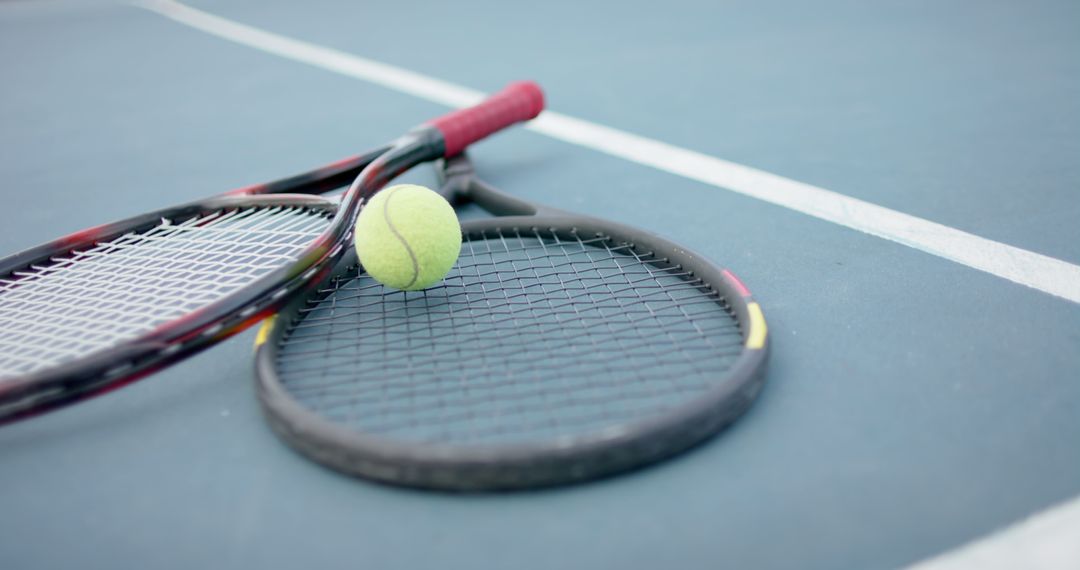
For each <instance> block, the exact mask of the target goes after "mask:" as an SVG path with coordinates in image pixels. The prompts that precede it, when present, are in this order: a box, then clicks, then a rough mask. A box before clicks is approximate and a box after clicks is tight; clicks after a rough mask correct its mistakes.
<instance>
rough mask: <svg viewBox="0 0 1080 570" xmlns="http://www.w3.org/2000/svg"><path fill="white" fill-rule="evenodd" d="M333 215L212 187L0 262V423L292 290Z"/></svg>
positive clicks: (207, 338)
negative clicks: (207, 195) (215, 193)
mask: <svg viewBox="0 0 1080 570" xmlns="http://www.w3.org/2000/svg"><path fill="white" fill-rule="evenodd" d="M335 213H336V205H335V204H334V203H333V202H330V201H327V200H324V199H322V198H319V197H316V196H310V195H300V194H277V195H258V194H253V193H251V192H246V193H243V194H239V193H238V194H234V195H223V196H220V197H217V198H212V199H208V200H202V201H197V202H192V203H188V204H184V205H180V206H176V207H171V208H166V209H162V210H158V211H155V212H150V213H147V214H142V215H139V216H135V217H132V218H128V219H126V220H121V221H118V222H114V223H110V224H106V225H102V226H98V227H95V228H90V229H87V230H83V231H81V232H77V233H75V234H72V235H69V236H66V237H64V238H61V239H58V240H54V241H52V242H49V243H46V244H43V245H40V246H37V247H34V248H31V249H29V250H26V251H24V252H21V253H19V254H16V255H13V256H10V257H7V258H5V259H3V260H0V346H2V347H3V350H2V351H0V423H5V422H10V421H15V420H18V419H22V418H24V417H28V416H31V415H34V414H37V413H41V412H43V411H47V410H50V409H53V408H55V407H59V406H63V405H65V404H68V403H72V402H75V401H78V400H81V399H84V398H87V397H90V396H93V395H96V394H98V393H101V392H103V391H107V390H109V389H113V388H116V387H119V386H122V385H124V384H126V383H128V382H131V381H134V380H137V379H138V378H141V377H142V376H144V375H146V374H149V373H150V372H153V371H154V370H157V369H160V368H161V367H163V366H166V365H168V364H169V363H171V362H173V361H175V360H177V359H179V358H181V357H182V356H185V355H188V354H190V353H192V352H194V351H197V350H199V349H200V348H202V347H204V346H207V345H209V344H212V343H214V342H216V341H218V340H220V339H222V338H225V337H228V336H230V335H231V334H233V333H235V332H237V331H239V330H242V329H243V328H245V327H246V326H249V325H250V324H252V323H254V322H257V321H258V320H259V319H261V318H262V317H263V316H265V315H266V314H269V313H271V312H272V311H273V310H274V309H276V308H277V307H279V306H280V305H281V303H283V302H284V300H285V298H286V297H287V296H288V294H290V293H291V292H293V291H295V290H297V289H299V288H301V287H302V285H303V283H304V282H303V276H304V271H300V270H299V269H300V267H311V266H314V264H315V262H316V261H317V260H318V253H319V252H323V253H331V252H332V250H333V247H332V246H330V245H329V242H328V241H326V240H325V239H323V240H321V241H320V239H319V238H320V236H323V235H324V234H325V233H326V231H327V230H328V229H329V228H330V227H331V225H332V223H333V220H334V216H335ZM324 250H325V251H324ZM311 277H313V276H312V275H308V278H311Z"/></svg>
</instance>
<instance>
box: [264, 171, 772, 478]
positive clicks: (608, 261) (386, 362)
mask: <svg viewBox="0 0 1080 570" xmlns="http://www.w3.org/2000/svg"><path fill="white" fill-rule="evenodd" d="M455 170H456V171H457V173H456V174H455V176H457V178H456V179H455V180H454V181H452V182H450V183H448V184H446V185H444V186H443V191H444V192H447V193H449V192H451V191H452V192H456V193H457V194H458V195H459V197H464V198H466V199H468V200H473V201H476V202H477V203H479V204H480V205H481V206H482V207H484V208H485V209H487V210H489V211H494V212H498V213H503V214H510V215H509V216H505V217H495V218H486V219H481V220H472V221H468V222H465V223H463V224H462V233H463V237H464V241H463V244H464V245H463V248H462V255H461V258H460V259H459V262H458V265H457V267H455V269H454V270H453V271H452V272H451V274H450V275H449V276H448V278H447V279H446V280H445V281H444V282H443V284H441V285H438V286H435V287H433V288H430V289H428V290H426V291H420V292H409V293H406V292H400V291H391V290H388V289H386V288H383V287H382V286H380V285H378V284H376V283H374V282H373V281H372V280H371V279H370V278H369V277H367V276H366V275H364V274H363V273H362V268H360V267H359V266H358V265H357V264H356V260H355V257H352V256H351V255H350V256H347V257H346V259H345V260H344V261H343V262H342V263H341V264H340V265H339V266H338V267H337V269H336V270H335V272H334V274H333V275H331V276H329V277H328V278H327V279H326V280H325V281H324V282H323V283H321V284H320V285H319V286H318V287H317V288H315V289H314V290H313V291H314V295H313V296H311V297H308V298H302V299H296V300H294V301H293V302H291V303H290V304H289V305H288V306H287V307H286V308H285V309H284V310H283V311H281V312H280V313H279V314H278V315H276V316H275V317H274V318H273V319H272V321H268V322H267V324H264V328H263V330H262V331H261V332H260V335H259V342H258V348H257V354H256V377H257V391H258V395H259V399H260V402H261V403H262V406H263V409H264V411H265V414H266V416H267V418H268V421H269V423H270V425H271V427H272V428H273V429H274V431H275V432H276V433H277V434H278V435H279V436H280V437H281V438H282V439H283V440H284V441H286V442H287V443H288V444H289V445H291V446H292V447H293V448H295V449H296V450H298V451H299V452H301V453H302V454H304V455H306V456H308V457H310V458H312V459H314V460H316V461H318V462H320V463H322V464H325V465H327V466H329V467H332V468H334V469H336V470H339V471H342V472H345V473H348V474H352V475H358V476H362V477H366V478H370V479H374V480H377V481H382V482H387V483H393V484H400V485H407V486H416V487H424V488H433V489H444V490H459V491H460V490H500V489H517V488H531V487H542V486H549V485H557V484H565V483H571V482H576V481H583V480H588V479H594V478H597V477H603V476H606V475H610V474H613V473H617V472H620V471H625V470H628V469H632V468H635V467H639V466H642V465H646V464H649V463H653V462H656V461H658V460H660V459H663V458H665V457H668V456H670V455H673V454H676V453H678V452H680V451H683V450H685V449H687V448H689V447H692V446H693V445H695V444H697V443H699V442H701V441H703V440H704V439H706V438H708V437H709V436H711V435H713V434H715V433H717V432H718V431H720V430H721V429H722V428H724V427H725V426H726V425H728V424H730V423H731V422H732V421H734V420H735V419H736V418H738V417H739V416H740V415H741V414H742V413H743V412H744V411H745V410H746V409H748V408H749V407H750V405H751V404H752V402H753V401H754V399H755V398H756V396H757V394H758V392H759V391H760V389H761V386H762V382H763V379H764V369H765V363H766V360H767V354H768V339H767V330H766V327H765V322H764V318H763V316H762V314H761V310H760V307H759V306H758V305H757V303H756V302H754V300H753V298H752V297H751V295H750V293H749V291H747V290H746V288H745V286H743V285H742V283H741V282H739V280H738V279H737V278H736V277H735V276H734V275H733V274H732V273H730V272H729V271H726V270H724V269H721V268H719V267H717V266H716V265H715V264H713V263H711V262H710V261H708V260H707V259H706V258H704V257H702V256H700V255H697V254H695V253H693V252H691V251H689V250H687V249H685V248H683V247H681V246H679V245H678V244H675V243H673V242H671V241H669V240H667V239H664V238H661V237H659V236H656V235H653V234H650V233H647V232H643V231H640V230H637V229H635V228H631V227H627V226H623V225H620V224H615V223H611V222H606V221H603V220H598V219H595V218H590V217H585V216H577V215H573V214H568V213H564V212H560V211H558V210H553V209H549V208H543V207H538V206H535V205H532V204H529V203H527V202H524V201H522V200H519V199H516V198H513V197H511V196H508V195H506V194H504V193H502V192H499V191H498V190H496V189H494V188H492V187H491V186H489V185H487V184H484V183H483V182H480V181H478V180H476V179H475V177H473V176H471V173H470V171H469V166H468V163H467V160H466V159H464V158H456V159H454V160H452V161H451V162H450V164H449V165H448V167H447V171H451V172H452V171H455ZM448 187H449V190H448Z"/></svg>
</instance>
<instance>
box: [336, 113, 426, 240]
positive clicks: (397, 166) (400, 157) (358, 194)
mask: <svg viewBox="0 0 1080 570" xmlns="http://www.w3.org/2000/svg"><path fill="white" fill-rule="evenodd" d="M445 148H446V146H445V142H444V140H443V136H442V133H440V132H439V131H438V130H437V129H435V128H433V127H430V126H427V125H424V126H420V127H417V128H415V129H413V130H412V131H410V132H409V133H408V134H406V135H405V136H403V137H401V138H400V139H398V140H397V141H396V142H395V143H394V144H393V145H392V146H391V147H390V149H389V150H387V151H386V152H385V153H383V154H382V155H381V156H379V157H378V158H376V159H375V160H373V161H372V162H371V164H369V165H368V166H367V167H366V168H364V170H363V171H362V172H361V173H360V175H359V176H357V177H356V180H354V181H353V183H352V185H351V186H350V187H349V190H348V191H347V192H346V193H345V196H344V198H343V199H342V203H341V211H342V212H344V213H345V215H347V216H349V217H350V221H349V223H350V225H351V224H352V223H354V222H355V220H356V216H357V215H358V214H359V213H360V206H361V205H362V204H363V203H365V202H367V200H369V199H370V198H371V197H372V196H374V195H375V193H376V192H378V191H379V190H382V188H383V187H384V186H386V185H387V184H388V183H389V182H390V181H391V180H393V179H394V178H397V177H398V176H400V175H401V174H403V173H404V172H405V171H407V170H409V169H410V168H412V167H414V166H416V165H417V164H420V163H422V162H427V161H430V160H434V159H436V158H439V157H441V156H442V155H443V152H444V151H445Z"/></svg>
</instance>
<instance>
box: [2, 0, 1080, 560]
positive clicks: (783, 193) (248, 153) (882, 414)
mask: <svg viewBox="0 0 1080 570" xmlns="http://www.w3.org/2000/svg"><path fill="white" fill-rule="evenodd" d="M0 76H2V78H3V87H2V88H0V127H2V128H0V176H2V177H3V179H4V181H5V191H4V198H5V204H6V206H5V207H4V208H0V227H2V228H3V231H2V232H0V252H3V253H5V254H6V253H8V252H15V251H18V250H21V249H23V248H27V247H30V246H33V245H35V244H38V243H41V242H44V241H46V240H49V239H52V238H54V237H57V236H60V235H63V234H66V233H68V232H72V231H75V230H78V229H80V228H84V227H88V226H92V225H96V224H99V223H102V222H105V221H110V220H114V219H121V218H124V217H128V216H131V215H135V214H138V213H141V212H144V211H148V210H153V209H157V208H160V207H164V206H167V205H170V204H174V203H180V202H184V201H188V200H193V199H196V198H200V197H204V196H208V195H212V194H215V193H217V192H220V191H222V190H225V189H228V188H233V187H239V186H243V185H247V184H251V183H255V182H261V181H264V180H271V179H274V178H278V177H281V176H284V175H288V174H291V173H293V172H298V171H303V170H306V169H308V168H310V167H313V166H316V165H319V164H322V163H325V162H328V161H331V160H334V159H336V158H340V157H344V156H348V155H350V154H353V153H356V152H359V151H361V150H364V149H367V148H369V147H372V146H374V145H377V144H380V143H382V142H383V141H385V140H389V139H392V138H393V137H395V136H396V135H397V134H399V133H400V132H402V131H403V130H404V129H407V128H408V127H410V126H412V125H414V124H416V123H418V122H420V121H423V120H425V119H427V118H429V117H432V116H436V115H439V114H441V113H444V112H446V111H447V110H449V109H450V108H451V107H455V106H463V105H467V104H470V103H472V102H474V101H475V99H476V98H478V97H480V96H481V95H482V94H483V93H490V92H493V91H496V90H498V89H499V88H501V87H502V86H503V85H505V84H506V83H507V82H509V81H512V80H517V79H534V80H536V81H537V82H539V83H540V84H541V85H542V86H543V87H544V88H545V91H546V93H547V98H548V108H549V111H547V112H545V114H544V115H542V116H541V117H540V118H539V119H538V120H537V121H534V122H533V124H532V125H530V126H529V127H527V128H515V129H512V130H511V131H509V132H506V133H501V134H499V135H497V136H495V137H493V138H492V139H491V140H488V141H485V142H483V143H480V144H479V145H477V146H476V147H475V149H474V150H473V151H472V156H473V158H474V160H475V162H476V164H477V168H478V170H479V171H480V172H481V174H483V175H484V176H485V177H486V178H488V179H490V180H491V181H492V182H494V183H496V184H497V185H499V186H501V187H504V188H505V189H507V190H509V191H511V192H513V193H516V194H520V195H521V196H523V197H526V198H528V199H531V200H536V201H541V202H544V203H548V204H551V205H555V206H558V207H560V208H563V209H567V210H574V211H578V212H583V213H587V214H591V215H595V216H600V217H604V218H609V219H613V220H616V221H620V222H624V223H627V224H630V225H634V226H640V227H643V228H646V229H648V230H650V231H654V232H656V233H659V234H661V235H664V236H667V237H669V238H671V239H673V240H676V241H678V242H680V243H683V244H685V245H687V246H688V247H690V248H692V249H695V250H697V251H699V252H701V253H703V254H705V255H707V256H709V257H711V258H713V259H715V260H717V262H718V263H720V264H721V265H723V266H726V267H730V268H732V269H733V270H734V271H735V272H737V273H738V274H739V276H740V277H741V278H742V279H743V280H744V281H745V282H746V284H747V286H748V287H749V288H750V289H751V290H752V291H753V292H754V294H755V296H756V298H757V299H758V300H759V301H760V303H761V305H762V307H763V309H764V311H765V315H766V318H767V320H768V323H769V330H770V334H771V343H772V345H771V347H772V354H771V361H770V368H769V372H768V376H767V381H766V385H765V389H764V391H763V392H762V396H761V398H760V400H759V401H758V402H757V404H756V405H755V406H754V407H753V408H752V409H751V410H750V412H749V413H748V414H747V415H746V416H744V417H743V418H742V419H741V420H739V421H738V422H736V423H735V424H734V425H733V426H732V427H731V428H730V429H728V430H726V431H724V432H723V433H721V434H720V435H719V436H718V437H716V438H715V439H713V440H711V441H710V442H708V443H707V444H705V445H703V446H700V447H698V448H696V449H694V450H692V451H690V452H688V453H686V454H683V455H681V456H679V457H677V458H675V459H672V460H670V461H666V462H663V463H661V464H658V465H655V466H652V467H649V468H646V469H642V470H639V471H635V472H633V473H630V474H626V475H621V476H617V477H613V478H609V479H605V480H602V481H597V482H593V483H589V484H583V485H576V486H568V487H561V488H556V489H550V490H544V491H532V492H517V493H501V494H446V493H436V492H423V491H415V490H407V489H401V488H394V487H389V486H385V485H379V484H373V483H370V482H366V481H363V480H358V479H353V478H349V477H346V476H342V475H339V474H337V473H335V472H333V471H330V470H328V469H326V468H323V467H320V466H318V465H316V464H313V463H311V462H309V461H308V460H306V459H304V458H302V457H301V456H299V455H297V454H296V453H294V452H293V451H291V450H290V449H289V448H287V447H286V446H285V445H283V444H282V443H281V442H280V441H279V440H278V439H277V438H276V437H275V436H274V435H273V433H272V432H271V431H270V429H269V428H268V427H267V426H266V424H265V422H264V421H263V418H262V417H261V412H260V409H259V406H258V404H257V402H256V399H255V397H254V387H253V382H252V361H251V353H252V343H253V339H254V331H248V332H246V333H244V334H242V335H239V336H237V337H235V338H233V339H232V340H230V341H228V342H227V343H225V344H223V345H220V346H217V347H214V348H212V349H210V350H208V351H206V352H203V353H200V354H199V355H197V356H196V357H194V358H191V359H189V360H187V361H184V362H182V363H180V364H179V365H176V366H174V367H172V368H170V369H168V370H166V371H164V372H161V373H158V374H156V375H154V376H151V377H149V378H147V379H145V380H144V381H142V382H139V383H136V384H134V385H132V386H130V387H128V388H125V389H123V390H120V391H117V392H115V393H111V394H108V395H106V396H104V397H101V398H97V399H95V400H92V401H89V402H87V403H85V404H82V405H79V406H75V407H72V408H70V409H65V410H61V411H59V412H57V413H54V414H50V415H47V416H43V417H39V418H35V419H32V420H29V421H26V422H22V423H18V424H14V425H10V426H6V427H4V428H0V505H3V512H4V516H2V517H0V566H2V567H4V568H10V569H36V568H82V569H92V568H103V569H104V568H110V569H111V568H155V569H166V568H177V569H180V568H185V569H186V568H267V569H270V568H300V567H303V568H345V567H348V568H387V569H390V568H427V567H441V568H515V569H520V570H524V569H531V568H624V569H631V568H688V569H689V568H710V569H711V568H747V569H750V568H794V569H803V568H812V569H816V568H821V569H841V568H852V569H876V568H906V567H909V566H914V567H916V568H919V569H921V570H945V569H949V570H953V569H974V568H1080V498H1078V497H1080V188H1078V186H1077V184H1078V181H1080V4H1078V3H1076V2H1074V1H1067V0H1065V1H1045V2H1044V1H1036V2H1000V1H986V2H975V1H957V2H921V1H920V2H855V1H846V0H823V1H821V2H795V1H792V0H781V1H778V2H735V3H727V2H705V1H695V0H685V1H684V0H673V1H671V2H663V3H659V4H658V3H655V2H651V3H634V2H580V1H579V2H569V1H565V2H564V1H562V0H556V1H552V2H539V3H535V2H534V3H521V4H520V5H519V4H518V3H514V2H498V1H495V0H464V1H463V2H380V3H376V2H365V3H360V2H333V1H331V0H316V1H312V2H302V3H301V2H282V1H273V2H257V1H254V0H223V1H219V2H211V1H209V0H193V1H192V2H191V3H190V4H178V3H175V2H172V1H171V0H148V1H146V2H143V3H136V4H131V3H123V2H105V1H88V2H82V1H74V0H57V1H41V2H31V1H8V2H0ZM406 178H407V179H409V180H412V181H416V182H420V183H431V182H432V181H433V176H432V174H431V172H430V170H429V169H426V168H420V169H417V170H416V171H414V172H412V173H410V174H408V175H407V176H406Z"/></svg>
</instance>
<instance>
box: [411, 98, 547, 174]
mask: <svg viewBox="0 0 1080 570" xmlns="http://www.w3.org/2000/svg"><path fill="white" fill-rule="evenodd" d="M543 110H544V92H543V91H541V90H540V86H539V85H537V84H536V83H534V82H532V81H516V82H514V83H511V84H510V85H507V86H506V88H505V89H503V90H502V91H499V92H498V93H496V94H494V95H492V96H491V97H488V98H487V99H485V100H484V101H483V102H482V103H480V104H479V105H476V106H475V107H469V108H468V109H461V110H460V111H454V112H453V113H450V114H447V115H444V116H442V117H439V118H438V119H435V120H433V121H431V122H430V123H429V124H430V125H432V126H434V127H435V128H436V129H439V132H441V133H442V136H443V140H444V141H445V144H446V151H445V154H444V156H446V157H451V156H454V155H456V154H458V153H460V152H461V151H463V150H465V148H466V147H468V146H469V145H470V144H472V143H474V142H476V141H478V140H480V139H482V138H484V137H486V136H488V135H490V134H491V133H494V132H496V131H501V130H502V129H505V128H506V127H509V126H510V125H513V124H514V123H518V122H521V121H528V120H529V119H532V118H534V117H536V116H537V115H539V114H540V111H543Z"/></svg>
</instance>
